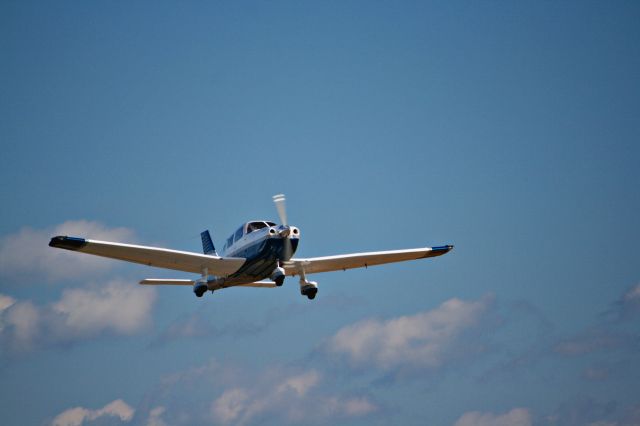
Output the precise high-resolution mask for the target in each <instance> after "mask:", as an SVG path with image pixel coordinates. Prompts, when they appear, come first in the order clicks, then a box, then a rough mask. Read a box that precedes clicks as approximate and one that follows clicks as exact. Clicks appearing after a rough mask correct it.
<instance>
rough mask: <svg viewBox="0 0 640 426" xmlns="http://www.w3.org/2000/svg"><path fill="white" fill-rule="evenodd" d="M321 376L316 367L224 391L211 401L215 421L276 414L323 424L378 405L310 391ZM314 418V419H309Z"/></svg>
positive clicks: (370, 410)
mask: <svg viewBox="0 0 640 426" xmlns="http://www.w3.org/2000/svg"><path fill="white" fill-rule="evenodd" d="M321 379H322V376H321V374H320V373H319V372H318V371H317V370H311V371H307V372H304V373H299V374H292V375H275V376H272V377H270V380H269V381H268V382H263V383H261V385H260V386H257V387H255V386H254V387H235V388H232V389H229V390H225V391H224V392H223V393H222V395H220V396H219V397H218V398H216V399H215V400H214V401H213V402H212V404H211V414H212V417H213V419H214V420H215V421H218V422H221V423H223V424H237V425H245V424H249V423H252V422H255V423H264V421H265V420H266V419H267V418H273V417H278V418H281V420H283V421H286V422H289V423H305V422H315V423H324V422H326V421H328V420H329V419H339V418H349V417H360V416H365V415H368V414H370V413H373V412H375V411H376V410H378V407H377V406H376V405H375V404H374V403H373V402H372V401H370V400H369V399H368V398H367V397H365V396H359V397H346V398H338V397H337V396H332V395H325V394H322V393H319V392H313V390H314V389H315V388H317V387H318V385H319V383H320V381H321ZM311 419H313V420H311Z"/></svg>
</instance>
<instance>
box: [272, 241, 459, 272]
mask: <svg viewBox="0 0 640 426" xmlns="http://www.w3.org/2000/svg"><path fill="white" fill-rule="evenodd" d="M452 249H453V246H452V245H446V246H438V247H424V248H417V249H408V250H389V251H375V252H368V253H352V254H342V255H337V256H325V257H312V258H308V259H291V260H290V261H288V262H285V263H284V265H283V266H284V268H285V271H286V274H287V275H300V273H301V271H304V273H305V274H314V273H317V272H329V271H340V270H347V269H353V268H363V267H368V266H373V265H383V264H385V263H394V262H404V261H407V260H415V259H424V258H427V257H435V256H442V255H443V254H446V253H448V252H450V251H451V250H452Z"/></svg>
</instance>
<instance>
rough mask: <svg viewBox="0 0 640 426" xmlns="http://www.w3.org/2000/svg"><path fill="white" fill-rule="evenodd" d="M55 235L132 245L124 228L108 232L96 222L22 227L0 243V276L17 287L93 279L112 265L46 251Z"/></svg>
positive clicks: (91, 258)
mask: <svg viewBox="0 0 640 426" xmlns="http://www.w3.org/2000/svg"><path fill="white" fill-rule="evenodd" d="M56 235H70V236H79V237H86V238H91V239H96V240H106V241H121V242H133V241H134V240H135V239H134V233H133V231H131V230H130V229H128V228H108V227H106V226H105V225H103V224H102V223H100V222H91V221H86V220H77V221H68V222H64V223H62V224H60V225H57V226H55V227H53V228H46V229H33V228H29V227H25V228H22V229H20V230H19V231H18V232H16V233H15V234H10V235H7V236H5V237H3V238H2V239H0V275H2V276H5V277H8V278H10V279H11V280H14V281H15V280H20V283H36V282H38V281H46V282H55V281H59V280H63V279H64V280H69V279H80V278H86V277H94V276H95V275H96V274H97V273H102V272H105V271H107V270H108V269H110V268H112V267H113V265H115V264H116V263H115V262H114V261H112V260H107V259H104V258H100V257H97V256H91V255H86V254H81V253H73V252H70V251H67V250H61V249H55V248H52V247H49V240H50V239H51V237H53V236H56Z"/></svg>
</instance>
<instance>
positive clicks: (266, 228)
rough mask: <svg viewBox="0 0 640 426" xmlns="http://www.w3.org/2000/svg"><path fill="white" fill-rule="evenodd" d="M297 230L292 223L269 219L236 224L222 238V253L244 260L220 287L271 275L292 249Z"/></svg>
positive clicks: (218, 279)
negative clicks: (280, 222) (233, 230)
mask: <svg viewBox="0 0 640 426" xmlns="http://www.w3.org/2000/svg"><path fill="white" fill-rule="evenodd" d="M299 238H300V231H299V230H298V228H296V227H294V226H285V225H276V224H275V223H273V222H269V221H251V222H247V223H245V224H244V225H242V226H240V227H239V228H238V230H237V231H236V232H234V233H233V234H232V235H231V236H230V237H229V238H228V239H227V241H226V243H225V245H224V247H223V249H222V256H223V257H242V258H245V259H246V261H245V263H244V264H243V265H242V267H241V268H240V269H239V270H238V271H237V272H235V273H233V274H231V275H229V276H228V277H225V278H216V281H218V282H219V281H220V280H223V283H220V284H222V286H223V287H229V286H233V285H238V284H244V283H252V282H255V281H260V280H263V279H265V278H268V277H270V276H271V274H272V273H273V271H274V270H275V269H276V268H277V267H278V266H279V264H280V263H281V262H285V261H287V260H289V259H290V258H291V257H292V256H293V254H294V253H295V251H296V249H297V248H298V242H299Z"/></svg>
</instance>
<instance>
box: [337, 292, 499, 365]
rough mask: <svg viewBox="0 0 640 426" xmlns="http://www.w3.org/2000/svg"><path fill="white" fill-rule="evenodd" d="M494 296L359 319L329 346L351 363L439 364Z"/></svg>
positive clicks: (455, 300) (476, 322) (479, 319)
mask: <svg viewBox="0 0 640 426" xmlns="http://www.w3.org/2000/svg"><path fill="white" fill-rule="evenodd" d="M492 300H493V298H492V297H491V296H486V297H484V298H482V299H480V300H477V301H464V300H460V299H455V298H454V299H450V300H447V301H446V302H444V303H442V304H441V305H440V306H438V307H437V308H435V309H432V310H430V311H425V312H420V313H418V314H415V315H411V316H402V317H397V318H391V319H388V320H378V319H367V320H363V321H359V322H357V323H355V324H352V325H348V326H345V327H343V328H341V329H340V330H338V332H337V333H336V334H335V335H334V336H332V337H331V338H330V339H329V341H328V345H327V348H326V349H327V351H328V352H329V353H330V354H336V355H340V356H345V357H346V358H347V359H348V361H349V362H350V363H351V364H352V365H375V366H376V367H378V368H380V369H383V370H389V369H395V368H406V367H422V368H436V367H439V366H440V365H442V364H443V363H444V362H445V361H446V360H447V359H448V358H449V357H450V356H451V355H455V354H454V352H455V346H456V343H457V342H458V340H459V338H460V336H461V335H462V334H463V333H465V332H466V331H468V330H470V329H471V328H473V327H475V326H477V325H478V323H479V322H480V321H481V319H482V317H483V315H484V314H485V312H486V311H487V308H488V307H489V306H490V304H491V303H492Z"/></svg>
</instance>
